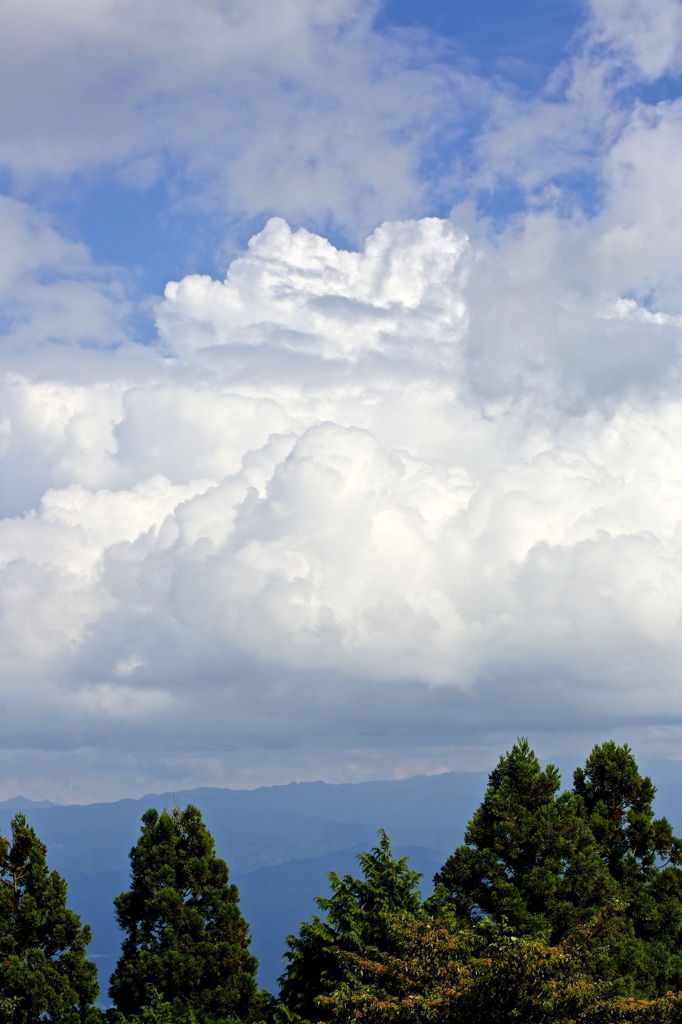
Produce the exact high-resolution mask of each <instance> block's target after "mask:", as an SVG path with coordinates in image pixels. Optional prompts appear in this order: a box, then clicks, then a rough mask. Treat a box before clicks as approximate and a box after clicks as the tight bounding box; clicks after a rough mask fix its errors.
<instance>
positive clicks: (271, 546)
mask: <svg viewBox="0 0 682 1024" xmlns="http://www.w3.org/2000/svg"><path fill="white" fill-rule="evenodd" d="M653 7H654V8H655V9H654V10H653V13H652V8H651V7H646V8H645V6H644V5H643V4H639V3H634V2H618V3H616V2H614V0H609V2H601V0H599V2H597V0H595V2H594V3H593V4H592V5H591V9H590V11H591V13H590V18H589V21H588V23H587V24H586V26H585V28H584V34H583V38H582V42H581V43H580V46H577V45H576V51H575V53H574V54H573V56H571V57H570V59H567V62H566V65H565V66H564V67H562V68H560V69H558V70H557V75H556V77H555V79H554V80H553V81H552V82H550V83H549V84H548V87H547V90H546V92H545V93H544V94H543V95H542V96H540V97H537V98H535V99H533V100H529V99H522V98H520V97H519V96H518V95H516V94H514V93H513V92H512V91H511V90H505V89H504V88H503V87H502V86H497V85H496V87H495V89H492V88H490V92H489V95H488V96H487V99H486V103H488V109H489V112H490V116H489V118H488V120H486V121H485V122H484V123H482V126H481V131H480V134H479V137H478V140H477V145H476V146H475V147H474V151H473V157H472V162H471V166H470V173H471V175H472V178H471V180H472V181H473V182H474V183H476V182H478V184H481V185H485V184H486V183H492V182H495V181H498V180H499V179H500V177H503V176H504V175H505V174H506V175H508V176H511V177H512V178H513V180H514V181H515V183H516V185H517V186H518V187H519V188H520V189H522V190H526V192H527V195H528V197H529V201H528V204H527V209H526V212H525V213H523V214H519V215H518V216H517V217H515V218H512V219H510V220H509V221H508V223H507V225H506V227H505V228H504V229H500V228H499V227H497V228H494V227H493V226H492V225H491V224H490V223H489V222H488V221H487V220H486V219H485V218H484V217H482V216H481V215H480V214H477V213H476V211H475V208H474V206H473V205H472V204H468V203H463V204H461V205H460V206H458V207H457V208H456V209H455V210H454V211H453V213H452V216H451V218H449V219H441V218H436V217H431V218H429V217H426V218H421V219H402V220H397V219H395V220H384V221H383V222H382V223H380V226H379V227H377V228H376V229H375V230H374V231H372V232H371V233H370V234H369V237H368V238H367V240H366V242H365V243H364V245H362V246H360V247H359V249H358V251H354V252H350V251H349V252H346V251H340V250H339V249H337V248H335V247H334V246H333V245H332V244H331V243H330V242H329V241H328V240H327V239H325V238H324V237H322V236H321V235H320V234H315V233H312V232H310V231H306V230H303V229H300V230H292V229H291V228H290V227H289V225H288V223H287V221H286V220H285V219H283V218H282V217H273V218H272V219H270V220H269V221H268V222H267V223H266V224H265V226H264V227H263V229H262V230H261V231H260V232H258V233H257V234H255V236H254V237H253V238H252V240H251V242H250V243H249V245H248V247H247V248H245V250H244V251H243V252H242V253H241V254H240V255H239V256H238V257H237V258H235V259H234V260H232V262H231V263H230V265H229V267H228V270H227V275H226V277H225V279H224V280H215V279H212V278H211V277H208V276H199V275H195V276H189V277H186V278H184V279H183V280H181V281H177V282H171V283H169V284H168V286H167V288H166V291H165V295H164V296H163V298H159V299H158V300H157V303H156V322H157V328H158V336H157V338H156V339H155V342H154V344H152V345H148V346H143V345H136V344H133V343H132V342H131V341H130V340H128V338H129V334H128V332H127V330H126V319H127V317H128V316H129V314H130V312H131V309H130V302H129V299H128V298H127V297H126V295H127V291H126V278H125V275H124V274H122V273H121V272H119V271H116V270H115V269H112V268H106V267H101V266H98V265H96V264H95V263H94V262H93V260H92V258H91V256H90V254H89V253H88V251H87V248H86V247H85V246H83V245H82V244H80V243H78V242H74V241H72V240H70V239H67V238H65V237H63V236H62V235H61V234H59V233H58V232H57V230H56V229H55V227H54V224H53V223H51V222H50V221H49V220H48V218H46V217H45V216H43V215H41V214H38V213H36V211H35V209H32V208H31V207H30V206H29V205H28V204H27V203H25V202H19V201H18V200H15V199H12V200H10V199H3V200H2V201H0V227H1V228H2V231H3V236H4V238H5V239H7V240H8V243H7V245H5V246H4V247H3V252H2V254H1V255H0V299H1V300H2V323H1V326H2V331H3V374H2V380H1V382H0V410H1V415H0V514H1V516H2V518H0V646H1V648H2V653H3V657H2V660H1V662H0V720H1V721H2V739H3V753H2V755H0V766H1V767H2V771H3V779H4V780H5V781H4V782H3V783H2V786H1V787H0V790H2V792H1V793H0V795H12V794H13V793H14V792H15V790H16V789H17V788H22V789H24V790H28V791H30V793H32V794H34V795H41V796H45V795H48V796H49V795H52V796H55V795H56V796H60V795H61V796H72V797H74V798H78V797H90V796H95V795H112V794H113V795H118V794H121V795H122V794H123V793H130V792H131V789H134V790H137V791H139V790H143V789H152V788H158V787H160V786H168V785H173V784H175V785H177V786H186V785H191V784H199V783H207V782H209V783H210V782H214V783H236V784H242V783H248V784H252V783H257V782H263V781H276V780H280V781H288V780H289V779H291V778H309V777H319V776H323V777H327V778H335V779H336V778H339V779H340V778H349V777H366V776H371V775H386V774H389V773H391V772H396V773H403V774H404V773H409V772H414V771H420V770H437V769H441V768H447V767H450V766H456V767H464V766H467V765H468V766H478V765H480V764H481V763H487V761H488V759H489V757H490V755H491V751H492V752H493V753H494V752H495V748H496V747H497V746H498V745H499V744H500V743H506V742H508V741H509V739H510V737H512V736H513V735H514V734H515V733H516V732H530V733H531V734H533V735H534V736H536V737H541V738H543V739H542V742H545V743H546V745H547V747H548V748H549V749H551V750H553V752H555V753H556V752H558V750H559V749H560V747H561V744H562V743H563V745H564V747H566V746H567V745H568V747H569V748H570V749H569V751H568V752H572V750H574V749H575V748H576V745H577V746H580V745H581V744H583V745H584V744H585V743H587V742H588V741H589V740H591V739H594V738H603V737H604V736H605V735H616V736H619V737H621V736H622V737H623V738H625V739H630V740H634V741H635V742H637V743H639V744H640V746H641V748H646V749H647V750H648V751H651V752H653V751H656V752H658V753H665V754H678V755H679V752H680V748H679V742H680V722H681V720H682V699H681V691H680V685H679V667H680V658H681V655H682V650H681V648H682V639H681V638H682V630H681V629H680V625H681V623H680V619H681V616H682V531H681V528H680V522H681V521H682V407H681V406H680V397H681V396H680V390H681V382H680V342H681V340H682V294H681V278H680V274H679V267H680V263H681V260H680V257H681V256H682V253H681V251H680V246H681V243H680V239H681V238H682V231H681V228H682V200H681V199H680V192H679V186H678V181H677V178H678V177H679V175H678V174H677V173H676V172H677V168H678V167H679V165H680V160H681V159H682V130H681V128H680V126H681V124H682V119H681V117H680V101H679V100H675V99H672V100H671V99H664V100H660V101H654V100H650V101H649V102H644V100H639V101H636V102H635V101H631V102H628V100H627V89H628V88H629V87H631V86H632V83H634V82H643V81H644V82H652V81H654V80H656V79H658V78H659V77H660V76H662V75H673V74H676V73H677V70H678V64H679V60H680V33H681V32H682V29H681V28H680V16H679V12H680V4H679V3H677V2H673V0H665V2H664V0H661V2H660V3H657V4H655V5H653ZM38 8H40V13H41V14H42V15H43V17H42V18H39V17H37V9H38ZM163 10H164V19H163V22H164V31H163V32H160V33H153V32H151V31H150V27H149V26H150V24H152V22H153V24H154V25H157V24H158V23H159V20H160V19H159V8H157V7H156V6H155V5H154V4H153V3H150V2H146V0H145V3H142V4H137V5H135V6H134V7H133V6H131V5H127V4H123V3H111V2H109V0H107V2H104V0H103V2H101V3H98V4H94V5H92V4H91V5H90V6H89V7H88V8H87V10H86V8H85V7H83V5H80V4H68V3H67V4H66V5H64V4H62V5H60V6H59V8H57V7H56V6H52V5H50V4H46V3H45V2H44V0H41V2H40V3H38V2H37V0H36V3H35V4H33V5H31V4H28V6H23V7H22V9H21V10H19V9H18V8H17V10H16V11H14V10H10V9H9V8H7V9H5V10H3V12H2V17H3V18H4V19H5V20H6V21H7V24H8V25H10V27H11V28H12V33H14V34H13V35H12V33H10V35H9V36H8V35H5V34H0V40H2V42H0V51H1V49H2V47H5V48H6V49H7V52H6V54H5V57H6V58H7V59H6V60H5V59H4V58H3V59H2V60H0V67H1V68H3V70H2V72H0V75H7V76H14V78H13V79H12V80H13V81H15V82H16V83H17V89H18V94H17V95H18V99H17V105H16V108H15V113H16V120H15V122H12V124H9V123H7V124H5V125H4V127H3V128H2V133H3V139H4V141H3V142H2V143H1V144H0V159H1V160H3V161H4V162H5V163H6V164H7V165H8V166H11V167H12V169H13V171H14V173H15V175H16V176H17V179H18V180H19V179H22V180H26V181H28V180H29V179H31V177H32V176H35V175H37V174H46V175H53V176H54V175H59V174H71V173H75V172H77V171H78V170H79V169H80V170H81V171H82V170H83V169H84V168H87V167H89V166H95V165H98V166H99V165H103V164H106V163H109V164H116V162H118V163H119V164H120V165H121V166H123V165H125V166H126V168H127V170H126V173H129V174H131V175H134V174H139V175H144V174H149V175H150V176H152V177H153V175H154V174H155V173H157V170H158V165H157V164H156V163H155V162H154V161H155V160H157V159H159V160H160V159H161V156H160V155H159V154H163V153H165V154H166V155H167V154H168V153H171V152H172V153H175V156H176V157H177V159H179V160H180V161H181V162H182V161H184V162H185V169H186V171H187V172H188V173H189V174H190V175H195V180H196V181H200V180H201V181H203V186H202V187H203V189H204V190H203V193H202V194H203V196H204V199H205V200H206V202H208V201H209V199H210V201H214V200H215V195H216V194H217V193H216V191H215V190H216V188H220V187H222V185H221V184H220V182H222V183H223V185H225V187H226V188H228V191H229V194H230V199H229V202H230V203H235V204H236V205H237V206H239V207H240V208H241V209H243V210H244V211H245V212H246V213H253V212H257V211H258V210H261V209H263V208H264V201H263V195H264V194H265V190H266V182H270V183H272V204H273V206H274V207H276V208H277V211H278V212H279V213H282V214H289V215H290V216H292V217H293V216H295V215H296V211H297V210H300V209H304V208H305V209H307V210H308V211H309V213H310V222H314V221H315V218H317V217H320V216H325V211H326V210H328V209H329V208H333V209H334V211H335V213H336V215H337V216H338V218H339V220H344V218H345V221H346V223H348V224H349V225H351V226H352V229H353V230H355V231H358V230H360V229H361V228H362V226H363V224H364V223H366V222H367V221H372V223H379V221H380V220H382V218H383V217H384V216H385V215H386V214H390V215H391V216H394V215H396V214H397V213H398V212H402V213H403V214H404V212H405V210H409V209H411V208H412V207H413V206H414V205H415V204H418V202H421V201H422V199H423V192H421V191H420V189H421V186H420V184H419V180H418V177H417V175H416V167H417V162H418V154H419V153H420V152H421V151H422V149H421V147H423V146H424V145H425V144H426V141H425V140H426V138H427V135H428V134H429V133H430V132H432V130H433V127H434V125H436V124H438V117H439V113H438V112H439V111H442V109H443V108H442V104H443V103H444V102H445V100H446V99H448V97H449V100H448V102H450V101H452V100H453V98H454V99H456V98H457V97H460V98H464V99H463V100H462V102H464V101H465V100H466V96H467V95H468V93H467V90H468V89H469V88H470V86H471V80H470V79H464V78H462V77H459V76H458V75H455V74H454V73H453V72H452V71H451V70H447V69H446V68H445V65H442V66H441V64H435V65H433V66H432V67H431V66H428V62H425V61H424V60H423V59H422V58H423V53H422V52H421V51H417V52H416V55H415V54H413V55H412V56H413V59H412V60H411V61H410V60H408V59H407V51H406V50H405V49H404V48H403V47H404V43H403V42H400V43H399V42H397V41H396V40H395V39H394V40H392V39H390V38H389V37H382V39H381V40H379V39H378V38H377V39H375V38H374V36H373V34H372V33H373V30H372V28H371V14H372V8H371V6H370V5H365V4H351V3H347V2H341V0H339V2H338V3H335V4H328V3H326V4H324V5H321V4H318V3H314V2H310V3H295V4H290V5H287V4H279V5H276V6H273V5H270V4H261V5H253V4H248V5H246V4H245V5H243V6H242V5H240V4H237V3H233V4H229V5H225V4H217V3H216V4H212V3H210V2H208V0H206V2H202V3H201V4H199V5H198V6H197V7H196V10H195V17H194V20H193V21H192V24H191V25H190V26H189V29H188V30H187V31H185V28H186V26H187V22H186V19H185V18H184V8H183V6H182V5H179V4H175V5H174V4H172V3H171V4H170V5H164V9H163ZM32 14H33V15H36V16H32ZM181 25H182V26H183V31H182V32H181V30H180V27H179V26H181ZM10 39H12V40H14V43H16V40H18V39H19V40H21V47H17V46H14V49H12V45H13V44H12V43H11V42H10ZM370 39H371V40H372V43H373V45H372V46H370V45H369V42H368V41H369V40H370ZM374 44H376V45H374ZM76 48H77V49H78V52H79V53H80V54H82V55H83V59H82V60H79V61H75V60H67V59H66V58H65V55H68V54H70V53H72V52H76ZM20 50H21V52H23V53H24V54H27V53H28V54H30V55H31V60H30V61H29V66H35V65H36V63H37V62H38V61H44V62H45V68H46V69H47V70H46V71H45V74H44V75H43V76H42V77H41V78H40V80H39V81H37V82H35V83H29V82H28V81H27V75H28V72H27V71H26V70H25V67H24V66H23V65H20V62H19V61H18V57H17V56H16V55H17V54H18V53H19V52H20ZM0 56H1V53H0ZM15 58H16V59H15ZM51 60H52V61H53V62H54V65H53V64H51V63H50V61H51ZM51 69H52V70H51ZM48 71H50V73H49V74H48ZM52 71H53V72H54V73H53V74H52ZM116 76H118V77H116ZM230 76H233V77H232V78H231V77H230ZM112 77H113V78H116V81H117V82H118V83H119V87H118V88H117V89H115V90H109V89H104V82H105V80H107V81H110V80H111V79H112ZM237 79H239V81H240V82H241V83H245V84H244V91H243V95H244V96H245V97H247V96H248V97H249V101H248V103H249V105H248V107H247V105H246V104H247V101H246V100H244V107H243V108H241V107H234V106H232V107H230V106H229V105H227V104H226V103H225V102H224V100H225V97H226V96H227V95H228V94H229V95H232V94H233V93H234V81H236V80H237ZM275 80H276V82H277V88H275V87H274V85H273V82H275ZM98 82H100V83H102V88H101V91H100V92H98V85H97V83H98ZM332 82H333V83H334V90H333V91H329V90H331V89H332V85H331V83H332ZM225 83H228V84H227V85H225ZM230 83H232V84H230ZM283 83H285V84H286V89H285V88H284V86H283ZM368 83H369V84H368ZM370 84H371V88H370ZM223 86H224V88H223ZM287 89H289V90H290V91H291V90H293V91H294V92H295V91H296V90H299V93H298V96H299V102H298V103H297V104H296V105H295V106H292V105H291V104H290V103H288V102H285V99H284V98H283V97H285V96H286V95H287V92H286V90H287ZM230 90H231V92H230ZM365 91H367V92H368V94H371V97H372V102H371V103H366V104H365V103H363V101H362V97H363V95H364V93H365ZM466 102H468V100H466ZM280 103H281V104H283V106H282V107H281V108H280V107H279V106H278V104H280ZM273 104H274V106H273ZM65 111H69V112H70V113H69V117H71V119H72V120H71V121H69V120H68V119H67V120H66V121H65V119H64V118H65ZM178 111H180V112H181V113H182V117H180V116H179V114H178ZM360 114H361V115H362V116H361V117H360ZM294 115H295V116H294ZM356 115H357V117H358V118H359V120H358V121H357V124H356V122H355V121H353V118H354V117H356ZM6 116H9V115H6ZM13 116H14V115H13ZM448 116H449V115H448ZM275 123H276V124H278V125H279V126H280V128H281V131H282V133H283V137H282V139H281V140H279V141H275V143H274V144H273V143H272V142H271V144H270V149H269V150H268V151H267V152H265V151H264V150H263V149H262V148H261V149H259V146H260V147H263V146H264V145H265V142H264V140H265V139H266V137H271V132H272V126H273V125H274V124H275ZM448 123H449V122H448ZM254 125H255V128H254ZM401 125H402V129H401V130H400V131H398V127H400V126H401ZM180 126H182V131H180ZM240 126H246V127H244V130H243V133H242V128H241V127H240ZM247 127H248V130H247ZM413 128H414V130H413ZM150 132H151V133H152V134H151V140H150ZM268 133H270V135H268ZM308 133H309V135H308ZM216 140H218V141H216ZM235 140H236V141H235ZM284 140H286V144H285V141H284ZM332 140H333V144H332ZM325 146H327V147H328V150H327V152H328V157H329V159H328V163H327V164H325V163H324V161H322V162H321V163H320V162H319V159H318V158H319V155H320V153H323V152H324V151H325ZM3 147H4V148H3ZM41 147H42V148H41ZM230 147H233V149H230ZM329 147H330V148H329ZM228 150H229V151H228ZM190 153H191V156H190V155H189V154H190ZM311 154H312V155H313V156H314V157H315V159H312V156H311ZM135 161H138V162H137V163H135ZM145 161H146V162H145ZM316 161H317V162H316ZM387 166H390V167H391V168H392V172H391V180H390V182H389V183H388V186H387V187H386V189H385V190H383V184H384V182H385V178H386V167H387ZM155 168H157V170H155ZM297 168H298V170H297ZM301 168H303V170H301ZM325 168H326V169H325ZM586 168H588V169H589V173H590V174H591V175H592V180H593V185H594V189H595V193H594V197H593V199H594V203H593V205H594V209H593V210H592V211H591V212H589V214H588V213H586V212H584V207H585V206H589V204H586V203H583V204H582V206H581V204H580V203H577V202H576V201H574V198H575V197H573V198H572V195H573V194H572V193H571V191H570V189H569V188H568V186H566V187H564V185H562V181H563V178H562V176H570V174H572V173H577V170H581V169H582V171H585V169H586ZM467 173H469V172H467ZM327 174H329V175H331V177H325V175H327ZM221 175H222V177H221ZM202 176H203V177H202ZM332 179H333V180H332ZM216 182H217V183H218V184H216ZM472 187H475V186H472ZM382 190H383V191H382ZM380 192H381V193H382V194H381V195H379V193H380ZM420 196H421V197H422V199H420V198H419V197H420ZM207 197H208V198H207ZM211 197H212V198H211ZM595 197H596V198H595ZM46 751H48V752H49V753H46Z"/></svg>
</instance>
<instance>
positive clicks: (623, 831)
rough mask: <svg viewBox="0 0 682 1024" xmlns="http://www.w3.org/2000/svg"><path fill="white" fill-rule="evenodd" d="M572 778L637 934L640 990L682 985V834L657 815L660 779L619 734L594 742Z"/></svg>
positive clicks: (635, 950)
mask: <svg viewBox="0 0 682 1024" xmlns="http://www.w3.org/2000/svg"><path fill="white" fill-rule="evenodd" d="M573 780H574V791H575V793H576V794H577V795H578V797H579V798H580V799H581V800H582V802H583V805H584V807H585V812H586V818H587V822H588V824H589V827H590V830H591V832H592V834H593V836H594V838H595V841H596V844H597V848H598V850H599V853H600V855H601V857H602V859H603V861H604V864H605V865H606V867H607V868H608V871H609V873H610V875H611V877H612V879H613V880H614V882H615V883H616V885H617V889H618V899H619V901H620V903H621V904H622V905H623V907H624V908H625V909H624V915H625V918H626V919H627V921H628V922H629V923H630V925H631V929H632V933H633V935H634V938H635V940H636V941H635V944H631V947H632V948H631V960H632V964H631V966H630V970H635V971H636V973H637V976H638V983H637V988H638V990H639V991H640V992H642V991H643V992H644V993H645V994H652V993H654V992H658V993H660V994H663V993H665V992H666V991H667V990H668V989H669V988H675V989H680V988H682V870H681V869H680V866H681V865H682V840H680V839H678V838H677V837H676V836H674V835H673V830H672V826H671V825H670V822H669V821H668V820H667V819H666V818H654V812H653V807H652V802H653V799H654V796H655V794H656V787H655V786H654V785H653V783H652V781H651V779H650V778H649V777H648V776H642V775H641V774H640V772H639V768H638V767H637V762H636V761H635V758H634V756H633V754H632V751H631V750H630V748H629V747H628V746H627V744H624V745H623V746H618V745H617V744H616V743H614V742H613V741H609V742H607V743H602V744H601V745H599V746H595V747H594V749H593V750H592V752H591V754H590V756H589V757H588V759H587V762H586V764H585V767H584V768H577V769H576V771H575V773H574V776H573Z"/></svg>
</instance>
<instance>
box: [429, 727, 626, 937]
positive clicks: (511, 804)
mask: <svg viewBox="0 0 682 1024" xmlns="http://www.w3.org/2000/svg"><path fill="white" fill-rule="evenodd" d="M559 788H560V779H559V772H558V770H557V769H556V768H555V767H554V766H553V765H548V766H547V768H545V769H544V770H543V769H542V768H541V767H540V763H539V761H538V759H537V757H536V756H535V754H534V753H533V751H532V750H531V749H530V747H529V745H528V741H527V740H519V741H518V742H517V743H516V744H515V745H514V747H513V748H512V750H511V752H508V753H507V754H505V755H504V757H501V758H500V761H499V764H498V765H497V767H496V768H495V770H494V771H493V772H492V773H491V775H490V779H489V784H488V788H487V790H486V794H485V797H484V799H483V803H482V804H481V806H480V807H479V808H478V810H477V811H476V812H475V814H474V816H473V818H472V819H471V821H470V822H469V825H468V828H467V831H466V833H465V837H464V838H465V842H464V845H462V846H460V847H458V848H457V849H456V850H455V852H454V854H453V855H452V857H450V858H449V860H448V861H447V862H446V864H445V865H444V866H443V868H442V869H441V871H440V873H439V874H438V875H437V876H436V883H437V884H440V885H441V886H443V887H444V888H445V890H447V893H448V896H449V899H450V900H451V901H452V903H453V905H454V907H455V908H456V911H457V913H458V914H459V916H460V917H461V918H462V919H463V920H467V921H469V922H474V921H476V920H477V919H479V918H480V917H481V915H482V914H490V915H492V917H493V918H494V919H495V920H497V921H501V920H503V919H506V920H507V921H508V922H509V924H510V925H511V927H512V928H514V930H515V932H516V934H518V935H529V936H532V935H535V936H545V937H547V938H548V939H549V940H550V941H551V942H557V941H559V940H561V939H562V938H564V937H565V936H566V935H567V934H569V933H570V931H571V929H572V928H573V927H574V926H575V925H576V924H577V923H584V922H585V921H586V920H589V919H591V918H593V917H596V915H597V914H598V913H599V911H600V909H601V908H603V907H604V906H605V905H608V904H609V902H610V901H613V900H614V899H615V898H616V896H617V890H616V886H615V885H614V883H613V880H612V879H611V877H610V875H609V872H608V870H607V869H606V867H605V865H604V863H603V860H602V858H601V857H600V855H599V851H598V849H597V844H596V842H595V840H594V837H593V836H592V833H591V831H590V829H589V827H588V823H587V820H586V816H585V813H584V808H583V805H582V802H581V801H580V800H579V799H578V798H577V797H576V796H575V795H574V794H573V793H561V794H560V793H559Z"/></svg>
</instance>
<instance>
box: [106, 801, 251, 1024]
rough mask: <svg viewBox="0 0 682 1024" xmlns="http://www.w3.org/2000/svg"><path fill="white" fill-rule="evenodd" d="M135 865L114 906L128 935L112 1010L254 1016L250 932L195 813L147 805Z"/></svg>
mask: <svg viewBox="0 0 682 1024" xmlns="http://www.w3.org/2000/svg"><path fill="white" fill-rule="evenodd" d="M130 859H131V883H130V889H129V890H128V891H127V892H124V893H121V895H120V896H117V897H116V899H115V901H114V903H115V907H116V917H117V920H118V923H119V925H120V927H121V928H122V929H123V931H124V932H125V937H124V940H123V946H122V951H121V957H120V959H119V961H118V964H117V966H116V970H115V971H114V973H113V975H112V977H111V985H110V989H109V995H110V996H111V998H112V1000H113V1002H114V1005H115V1007H116V1010H117V1011H119V1013H120V1014H122V1015H123V1016H124V1017H126V1018H139V1019H152V1018H153V1017H155V1016H156V1015H157V1014H156V1012H155V1011H154V1007H163V1014H165V1015H166V1016H168V1014H170V1016H171V1017H172V1018H173V1019H179V1020H185V1021H190V1020H191V1019H192V1017H193V1016H194V1017H196V1019H197V1020H199V1021H201V1024H223V1022H227V1021H240V1022H241V1021H252V1020H255V1019H257V1018H258V1016H259V995H258V992H257V987H256V970H257V967H258V962H257V960H256V958H255V957H254V956H253V955H252V954H251V953H250V952H249V948H248V947H249V943H250V938H249V928H248V925H247V923H246V921H245V920H244V917H243V916H242V913H241V910H240V908H239V892H238V889H237V886H236V885H234V884H232V883H230V881H229V872H228V868H227V865H226V863H225V861H224V860H221V859H220V858H219V857H217V856H216V854H215V843H214V840H213V837H212V836H211V834H210V832H209V830H208V829H207V827H206V825H205V824H204V822H203V820H202V817H201V814H200V812H199V810H198V809H197V808H196V807H194V806H192V805H191V804H188V805H187V807H186V808H185V810H184V811H183V810H181V809H180V808H178V807H175V808H173V809H172V810H171V811H168V810H164V811H163V812H161V813H159V811H157V810H156V809H155V808H150V809H149V810H148V811H146V812H145V813H144V814H143V816H142V831H141V834H140V837H139V839H138V841H137V844H136V845H135V846H134V847H133V849H132V850H131V853H130ZM163 1014H162V1016H163Z"/></svg>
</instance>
